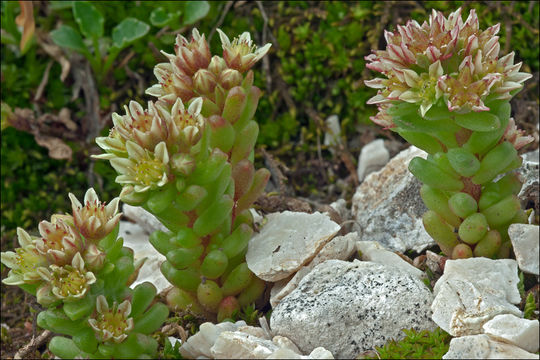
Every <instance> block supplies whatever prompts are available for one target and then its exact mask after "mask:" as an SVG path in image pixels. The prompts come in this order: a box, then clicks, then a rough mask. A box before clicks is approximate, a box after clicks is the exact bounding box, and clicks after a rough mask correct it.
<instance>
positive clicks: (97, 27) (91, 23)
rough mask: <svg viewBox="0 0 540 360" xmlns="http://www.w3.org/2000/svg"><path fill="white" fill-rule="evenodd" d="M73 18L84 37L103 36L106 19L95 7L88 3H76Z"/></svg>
mask: <svg viewBox="0 0 540 360" xmlns="http://www.w3.org/2000/svg"><path fill="white" fill-rule="evenodd" d="M73 17H74V18H75V21H76V22H77V24H79V28H80V29H81V33H82V34H83V35H84V36H86V37H88V38H100V37H102V36H103V25H104V23H105V19H104V18H103V15H101V13H100V12H99V11H98V10H97V9H96V8H95V7H94V5H92V4H90V3H88V2H86V1H75V2H74V3H73Z"/></svg>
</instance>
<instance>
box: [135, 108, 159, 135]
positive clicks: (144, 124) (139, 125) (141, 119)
mask: <svg viewBox="0 0 540 360" xmlns="http://www.w3.org/2000/svg"><path fill="white" fill-rule="evenodd" d="M131 119H132V123H131V125H130V128H131V130H132V131H133V129H137V130H140V131H142V132H147V131H150V128H151V127H152V119H153V116H152V115H150V114H148V112H146V111H145V112H144V114H140V115H139V116H138V117H137V118H135V117H133V116H132V117H131Z"/></svg>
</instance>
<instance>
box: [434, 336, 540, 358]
mask: <svg viewBox="0 0 540 360" xmlns="http://www.w3.org/2000/svg"><path fill="white" fill-rule="evenodd" d="M443 359H538V355H536V354H533V353H530V352H528V351H525V350H523V349H521V348H519V347H517V346H514V345H510V344H506V343H503V342H499V341H495V340H492V339H490V338H489V336H487V335H485V334H480V335H469V336H462V337H457V338H453V339H452V340H450V348H449V349H448V352H447V353H446V354H444V355H443Z"/></svg>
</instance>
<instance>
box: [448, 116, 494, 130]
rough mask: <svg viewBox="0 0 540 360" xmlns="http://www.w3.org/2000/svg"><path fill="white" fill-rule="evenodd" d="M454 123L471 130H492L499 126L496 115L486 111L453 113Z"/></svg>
mask: <svg viewBox="0 0 540 360" xmlns="http://www.w3.org/2000/svg"><path fill="white" fill-rule="evenodd" d="M455 120H456V124H458V125H459V126H462V127H464V128H465V129H469V130H473V131H493V130H497V129H498V128H499V127H500V126H501V122H500V121H499V118H498V117H497V116H496V115H493V114H491V113H488V112H469V113H467V114H463V115H455Z"/></svg>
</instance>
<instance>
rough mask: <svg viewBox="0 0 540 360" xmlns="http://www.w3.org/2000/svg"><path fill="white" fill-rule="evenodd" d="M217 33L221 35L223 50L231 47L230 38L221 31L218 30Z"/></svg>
mask: <svg viewBox="0 0 540 360" xmlns="http://www.w3.org/2000/svg"><path fill="white" fill-rule="evenodd" d="M217 32H218V33H219V38H220V39H221V46H222V47H223V48H226V47H229V46H231V41H230V40H229V37H228V36H227V35H225V33H224V32H223V31H221V29H217Z"/></svg>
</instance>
